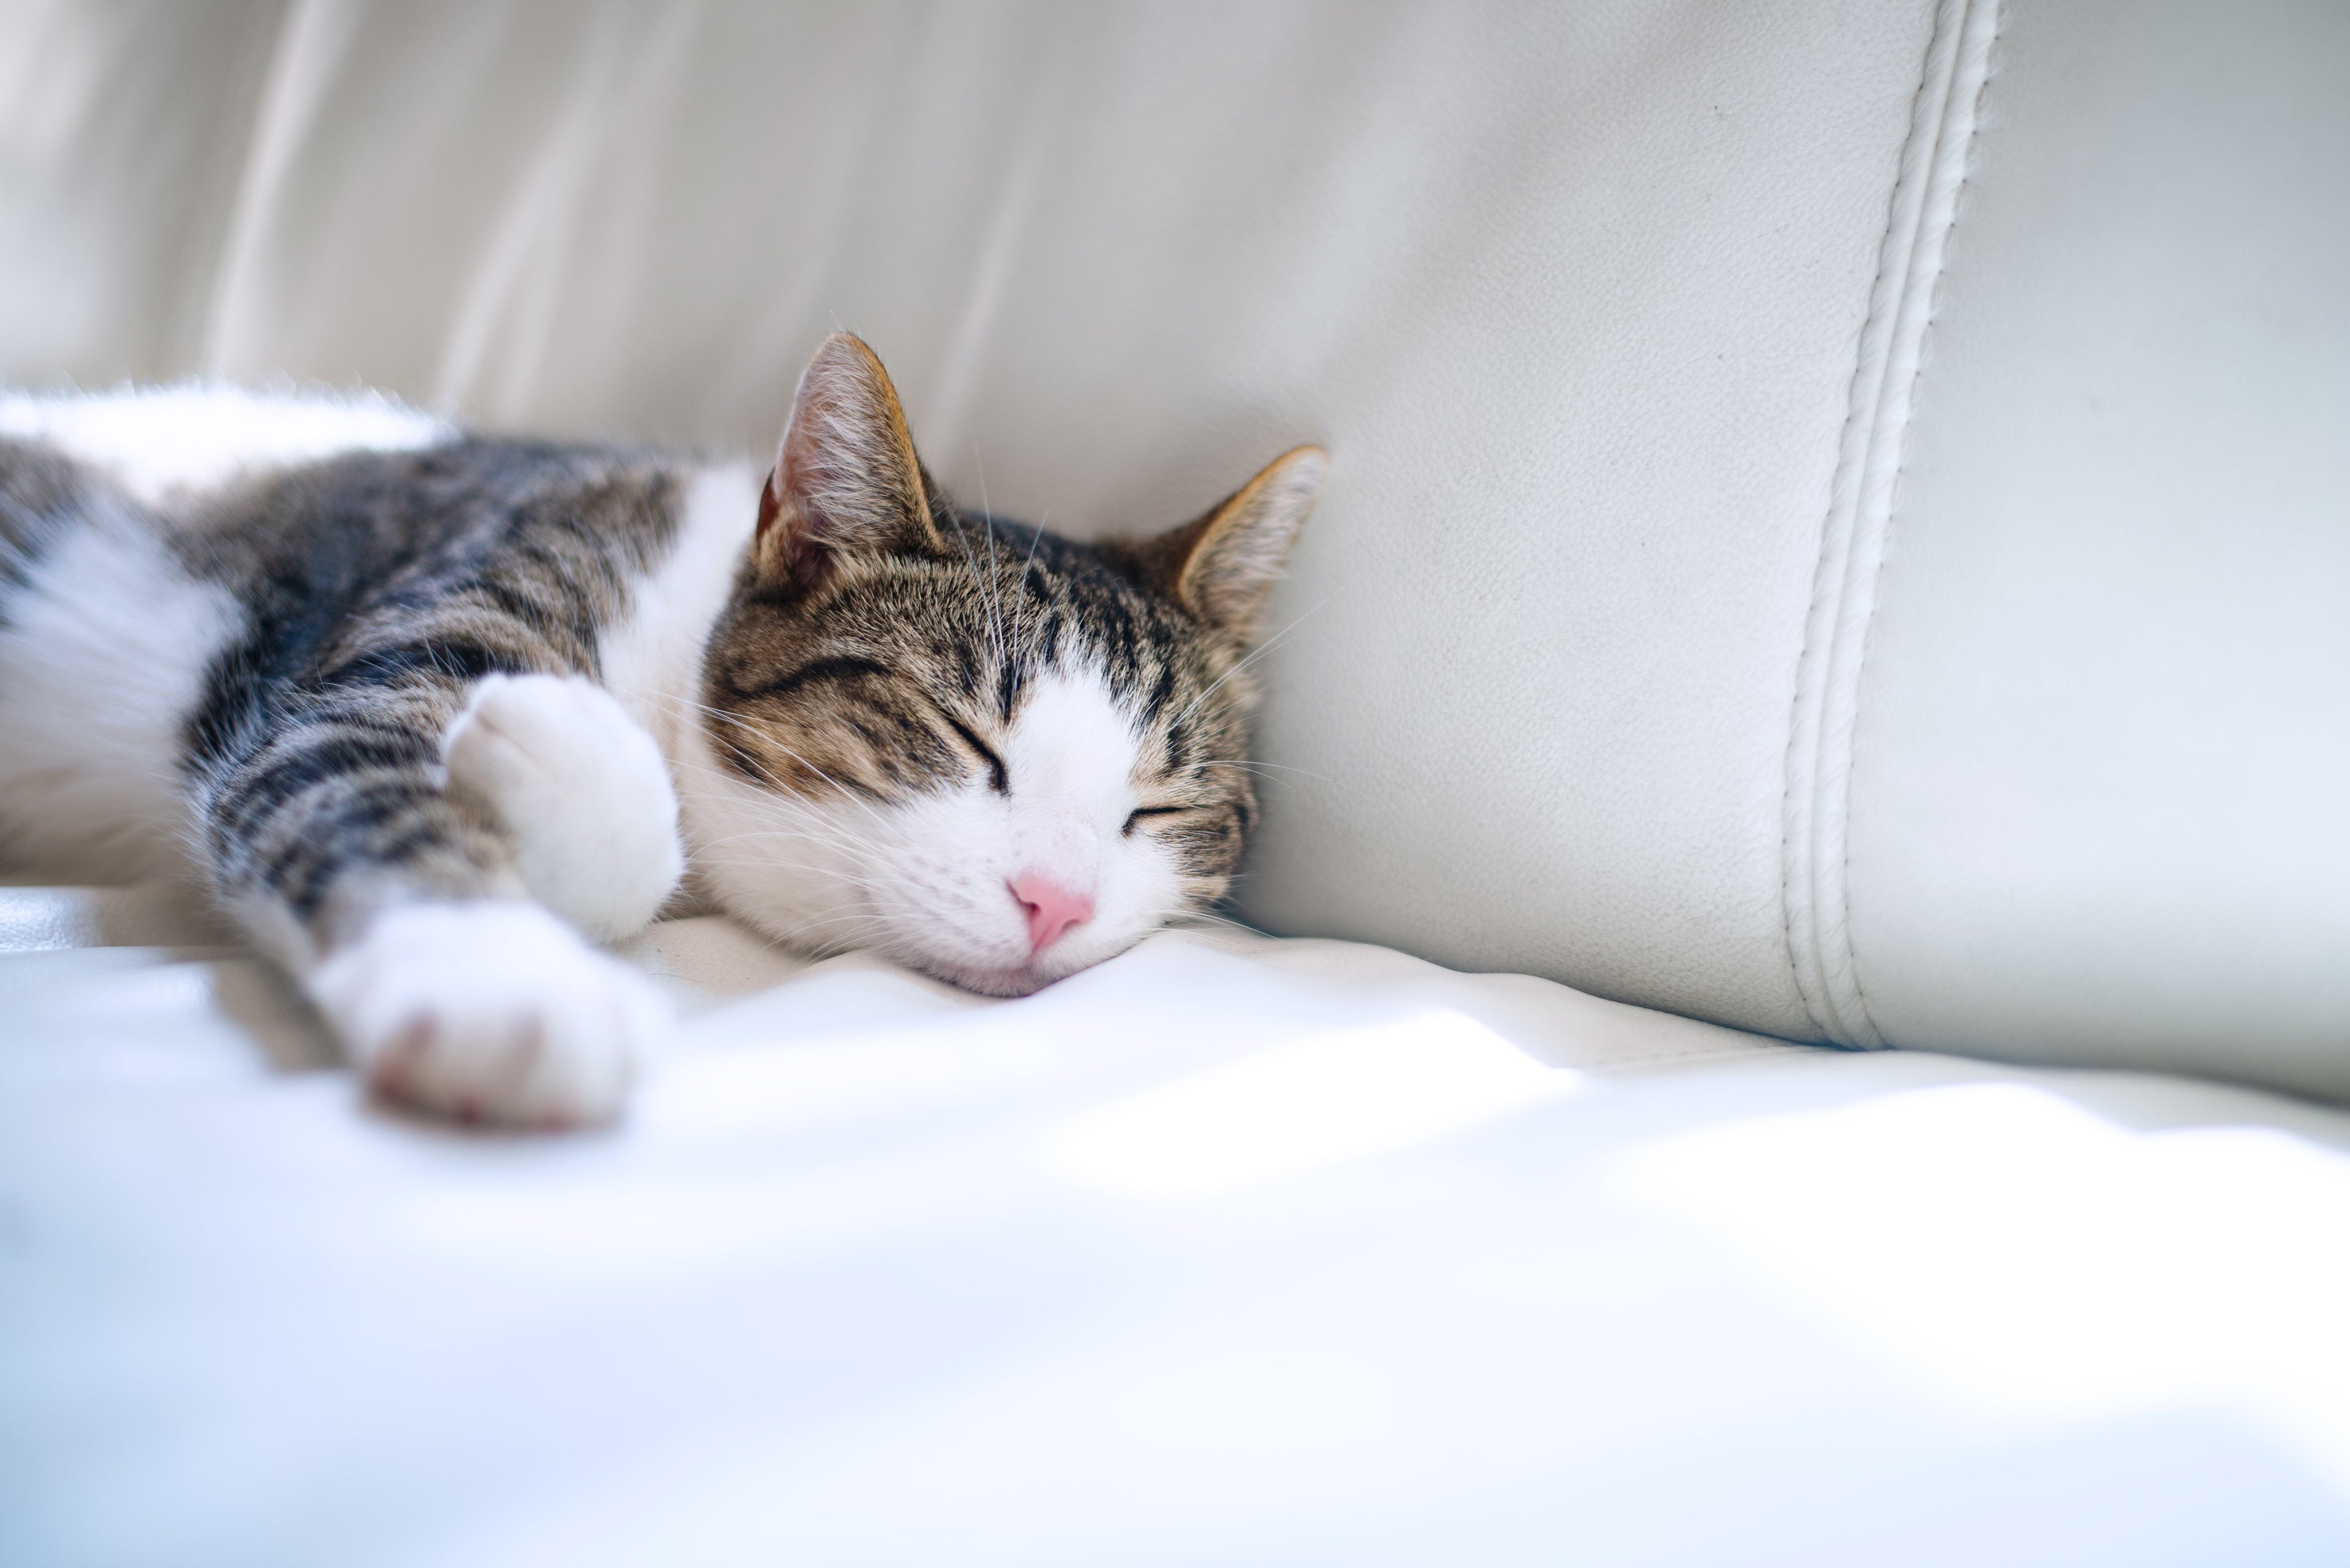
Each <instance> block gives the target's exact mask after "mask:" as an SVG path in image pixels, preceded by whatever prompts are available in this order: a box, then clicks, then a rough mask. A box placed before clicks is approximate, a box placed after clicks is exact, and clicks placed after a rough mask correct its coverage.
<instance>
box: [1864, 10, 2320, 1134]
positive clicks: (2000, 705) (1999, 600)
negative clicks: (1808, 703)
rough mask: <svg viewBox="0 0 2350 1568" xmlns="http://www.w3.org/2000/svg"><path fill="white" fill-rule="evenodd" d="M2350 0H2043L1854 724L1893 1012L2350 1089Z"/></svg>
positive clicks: (1986, 178) (2141, 1057)
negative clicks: (2230, 2) (2103, 0)
mask: <svg viewBox="0 0 2350 1568" xmlns="http://www.w3.org/2000/svg"><path fill="white" fill-rule="evenodd" d="M2345 83H2350V13H2345V11H2344V10H2343V9H2342V8H2341V7H2339V6H2322V5H2321V6H2308V5H2234V6H2229V7H2226V8H2224V9H2214V8H2212V7H2209V6H2204V5H2193V4H2188V3H2180V4H2166V5H2137V4H2130V5H2033V4H2024V5H2015V6H2012V7H2011V15H2010V16H2009V18H2008V21H2007V23H2006V26H2005V29H2004V32H2003V36H2002V40H2001V44H2000V51H1999V57H1998V60H1997V64H1996V67H1995V71H1994V75H1993V78H1992V80H1991V91H1990V94H1989V96H1988V99H1987V105H1988V108H1987V110H1986V119H1985V120H1984V123H1983V126H1982V129H1981V133H1980V136H1979V139H1978V143H1977V147H1976V150H1975V159H1974V163H1973V169H1972V172H1971V174H1970V178H1969V182H1968V189H1967V191H1966V193H1965V196H1964V199H1963V202H1962V204H1961V206H1960V212H1959V214H1958V218H1957V222H1956V225H1955V228H1954V230H1953V232H1952V234H1951V239H1950V250H1949V255H1950V264H1949V267H1948V270H1947V272H1946V274H1945V275H1944V276H1943V278H1942V280H1941V294H1940V306H1939V311H1938V313H1937V315H1936V317H1935V320H1934V324H1933V327H1932V331H1931V337H1930V342H1929V364H1928V367H1927V369H1926V372H1925V374H1924V376H1923V378H1922V380H1921V382H1920V386H1919V390H1918V406H1917V413H1916V418H1915V421H1914V422H1913V424H1912V427H1911V429H1910V431H1909V445H1908V462H1907V466H1906V469H1905V471H1904V472H1903V474H1902V477H1901V482H1900V494H1899V501H1898V508H1897V510H1896V511H1895V513H1894V514H1893V517H1892V521H1891V527H1890V531H1889V536H1888V542H1887V548H1886V555H1885V567H1884V575H1883V581H1882V585H1881V591H1880V597H1879V601H1878V604H1877V615H1876V619H1875V622H1874V625H1873V626H1872V628H1870V633H1869V636H1870V643H1869V648H1868V653H1867V660H1866V670H1865V672H1864V674H1863V677H1862V685H1861V694H1860V702H1859V709H1858V712H1859V717H1858V723H1857V726H1856V732H1855V734H1854V736H1853V740H1852V747H1853V755H1854V773H1853V780H1852V785H1851V794H1852V807H1851V809H1852V818H1851V837H1850V849H1849V874H1850V879H1851V886H1850V899H1851V919H1852V929H1853V946H1854V953H1855V957H1856V964H1857V970H1858V974H1859V979H1860V983H1861V986H1862V988H1863V990H1864V991H1865V993H1866V1008H1867V1011H1868V1012H1869V1014H1870V1015H1871V1016H1872V1017H1873V1018H1874V1021H1875V1023H1876V1026H1877V1028H1878V1029H1879V1030H1881V1031H1882V1033H1883V1034H1884V1036H1885V1037H1886V1038H1887V1039H1889V1040H1892V1041H1895V1042H1898V1043H1900V1044H1918V1045H1929V1046H1932V1045H1944V1046H1950V1045H1960V1046H1964V1047H1966V1048H1969V1049H1974V1050H1987V1051H1992V1052H1997V1053H2001V1054H2012V1055H2015V1056H2020V1057H2025V1058H2031V1059H2037V1060H2053V1061H2071V1062H2084V1063H2128V1064H2138V1065H2168V1066H2187V1067H2191V1068H2196V1069H2200V1070H2205V1071H2218V1072H2226V1073H2230V1074H2236V1075H2244V1076H2249V1077H2254V1078H2259V1079H2262V1080H2265V1081H2267V1082H2271V1083H2276V1084H2282V1085H2287V1086H2290V1087H2293V1088H2297V1089H2301V1090H2303V1091H2307V1092H2315V1093H2321V1094H2326V1095H2331V1096H2342V1095H2345V1094H2350V810H2345V805H2346V804H2350V439H2345V433H2350V259H2345V258H2350V91H2345Z"/></svg>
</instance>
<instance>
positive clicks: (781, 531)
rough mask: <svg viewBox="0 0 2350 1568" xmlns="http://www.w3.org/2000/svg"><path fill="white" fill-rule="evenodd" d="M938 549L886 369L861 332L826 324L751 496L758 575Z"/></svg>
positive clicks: (811, 574)
mask: <svg viewBox="0 0 2350 1568" xmlns="http://www.w3.org/2000/svg"><path fill="white" fill-rule="evenodd" d="M945 549H946V542H945V541H944V540H943V539H941V537H940V536H939V531H938V525H937V524H936V523H934V522H933V521H932V520H931V497H930V486H929V484H928V483H926V481H925V479H924V476H923V473H922V464H921V460H920V458H918V457H916V456H915V455H914V441H913V438H912V437H911V436H910V435H909V434H908V433H907V431H906V413H905V410H903V409H902V408H900V407H899V403H898V389H896V388H895V387H892V386H891V385H890V384H889V372H888V371H887V370H884V369H882V368H881V361H880V360H879V358H876V357H875V355H874V352H873V350H872V349H870V348H867V347H866V346H865V344H864V342H863V341H862V340H861V339H859V338H858V337H853V336H851V335H850V334H848V333H846V332H836V333H834V334H833V335H832V336H831V337H827V338H826V339H825V340H824V342H823V343H822V344H821V345H819V346H818V347H817V348H816V355H815V357H814V358H811V359H809V360H808V364H807V369H806V370H803V371H802V372H800V386H799V392H798V394H797V395H796V396H795V397H794V398H793V400H792V421H791V423H790V425H789V426H788V427H786V428H785V431H784V439H783V442H782V444H781V445H780V446H779V447H778V448H777V449H776V452H775V472H772V473H770V474H769V475H768V476H767V484H766V488H765V489H764V491H763V492H761V493H760V496H759V532H758V536H757V538H756V540H755V541H754V543H753V545H752V546H751V555H752V560H753V562H754V565H755V566H756V567H757V570H758V574H759V576H761V577H762V578H763V579H765V580H767V581H771V582H777V583H782V582H789V583H792V584H795V585H796V586H797V587H800V588H802V589H806V588H812V587H816V586H817V585H819V584H821V583H822V582H823V581H824V580H825V579H826V578H827V576H830V575H831V573H832V572H833V571H835V570H836V569H837V568H838V567H839V566H841V565H842V564H843V563H844V562H846V561H847V560H850V559H853V558H855V557H858V556H882V555H891V554H897V553H900V552H916V553H922V554H940V553H943V552H944V550H945Z"/></svg>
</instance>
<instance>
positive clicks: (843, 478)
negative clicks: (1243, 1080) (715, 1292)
mask: <svg viewBox="0 0 2350 1568" xmlns="http://www.w3.org/2000/svg"><path fill="white" fill-rule="evenodd" d="M1326 466H1327V462H1326V456H1325V454H1324V453H1323V452H1322V451H1321V450H1320V449H1318V448H1315V447H1301V448H1299V449H1297V450H1295V451H1294V452H1289V453H1287V454H1286V455H1285V456H1283V457H1281V458H1279V459H1278V460H1276V461H1275V462H1273V463H1272V464H1271V465H1270V466H1268V467H1267V468H1265V469H1264V471H1263V472H1261V473H1259V474H1257V475H1256V477H1255V478H1253V479H1252V480H1251V481H1250V482H1249V483H1247V484H1246V485H1245V486H1243V488H1242V489H1241V490H1239V491H1238V492H1237V493H1234V494H1233V495H1232V496H1231V497H1230V498H1229V499H1227V500H1225V501H1224V502H1222V504H1219V505H1217V506H1215V507H1213V508H1211V510H1210V511H1208V512H1207V513H1206V514H1204V515H1202V516H1201V517H1200V518H1198V519H1197V520H1195V521H1193V522H1191V523H1189V524H1184V525H1182V526H1180V527H1177V528H1174V529H1172V530H1171V531H1169V532H1166V533H1161V534H1159V535H1154V536H1150V537H1148V538H1143V539H1140V540H1137V541H1128V542H1111V543H1102V544H1097V545H1085V544H1079V543H1076V542H1073V541H1071V540H1069V539H1066V538H1063V537H1061V536H1059V535H1055V534H1052V533H1048V532H1046V531H1045V530H1044V529H1042V528H1038V527H1030V526H1026V525H1024V524H1014V523H1010V522H1007V521H1004V520H1003V519H1000V518H996V517H993V516H988V515H983V514H975V513H972V512H969V511H965V510H962V509H961V508H959V507H957V506H956V505H955V504H953V503H952V502H951V500H950V499H949V498H948V496H947V494H946V493H945V492H944V491H942V490H941V488H940V487H939V485H938V484H937V483H936V482H935V481H934V480H933V479H932V478H931V475H930V473H929V472H927V470H926V469H925V468H924V466H923V464H922V462H921V461H920V458H919V457H918V456H917V455H916V453H915V450H914V445H913V442H912V440H911V438H910V435H909V433H908V431H907V424H906V419H905V415H904V412H903V410H902V409H901V407H900V405H899V400H898V396H897V393H896V390H895V389H894V388H893V387H892V386H891V384H890V381H889V376H888V374H887V372H886V371H885V370H884V369H882V367H881V363H880V361H879V359H878V358H876V357H875V356H874V354H873V352H872V350H871V349H869V348H868V347H867V346H866V345H865V344H864V343H863V342H861V341H860V340H858V338H856V337H851V336H848V335H847V334H836V335H835V336H833V337H829V338H827V339H826V341H825V342H824V344H823V345H822V346H821V347H820V348H818V349H817V350H816V355H815V357H814V358H812V359H811V360H810V361H809V364H808V366H807V369H806V371H805V372H804V374H803V375H802V377H801V379H800V382H799V386H798V390H797V392H796V395H795V399H794V400H793V406H792V410H791V413H790V417H789V420H788V422H787V424H786V427H785V432H784V435H783V439H782V441H781V443H780V445H779V447H778V449H777V452H776V457H775V463H774V466H773V468H772V469H771V470H770V471H769V472H767V474H766V476H765V478H764V481H763V480H762V479H761V478H760V477H758V471H757V469H756V468H754V466H753V465H751V464H749V463H747V462H735V463H725V462H702V461H697V460H694V459H691V458H688V457H685V456H681V455H679V454H677V453H674V452H666V451H661V450H658V449H653V448H639V447H632V446H619V445H587V444H561V443H556V442H549V441H525V440H515V439H502V438H492V437H486V436H480V435H473V434H468V433H466V432H464V431H460V430H458V429H455V428H453V427H452V426H449V425H447V424H445V423H443V422H442V421H438V420H435V419H432V418H429V417H427V416H425V415H422V414H420V413H417V412H414V411H412V410H407V409H405V408H402V407H400V406H399V405H397V404H394V403H391V402H390V401H388V400H380V399H375V398H371V397H370V398H358V399H346V400H339V401H336V400H296V399H290V398H269V397H261V396H257V395H254V394H244V393H235V392H230V391H224V390H213V391H205V390H203V389H180V390H166V391H161V392H147V393H123V394H117V395H113V396H104V397H95V398H75V399H61V400H36V399H30V398H22V397H19V398H15V399H11V400H0V862H5V863H8V864H11V865H13V866H15V867H16V868H18V869H19V870H30V871H35V872H48V873H62V874H64V875H68V876H72V877H81V878H99V877H104V878H124V877H139V876H154V875H161V874H172V873H174V872H175V870H183V871H186V872H192V874H193V875H194V876H195V877H196V878H197V879H198V880H199V881H200V883H201V885H203V887H204V888H206V889H207V890H208V892H209V894H210V896H211V897H212V898H213V899H214V900H215V901H216V903H217V905H218V907H219V908H220V909H222V910H223V911H224V912H225V913H226V915H227V916H228V917H229V918H230V919H232V920H233V921H234V923H235V924H236V925H237V926H238V927H239V928H240V929H242V930H243V931H244V933H245V934H246V935H247V937H248V938H249V939H250V940H251V941H252V942H253V943H254V945H255V947H256V948H257V949H258V950H261V951H262V952H264V953H265V954H266V955H268V956H269V957H270V958H271V959H273V960H275V961H276V962H277V963H279V964H280V965H282V966H283V967H284V968H285V970H286V971H287V972H288V973H289V974H291V975H292V976H293V977H294V978H295V980H296V982H297V983H298V984H299V985H300V986H301V987H302V989H303V990H304V991H305V992H307V995H308V996H309V997H310V999H311V1001H312V1002H314V1003H315V1004H316V1006H317V1010H318V1012H320V1013H321V1014H322V1015H323V1017H324V1018H325V1020H326V1021H327V1023H328V1025H329V1026H330V1027H331V1029H332V1030H333V1032H334V1033H336V1034H337V1035H338V1037H339V1039H340V1041H341V1044H342V1045H343V1047H344V1049H345V1051H346V1053H347V1054H348V1059H349V1060H350V1062H351V1063H352V1064H353V1066H354V1067H355V1068H356V1070H357V1071H358V1073H359V1075H360V1076H361V1078H362V1080H363V1082H364V1083H365V1084H366V1085H368V1086H369V1088H370V1089H371V1090H372V1091H373V1092H375V1093H377V1094H378V1095H380V1096H384V1097H386V1098H388V1099H390V1100H392V1101H396V1102H400V1103H402V1104H404V1105H406V1106H410V1107H412V1108H415V1109H419V1110H421V1111H423V1112H426V1113H429V1114H437V1115H441V1116H452V1117H457V1118H462V1119H468V1120H481V1121H485V1122H491V1123H496V1124H502V1125H506V1126H514V1127H565V1126H577V1125H585V1124H592V1123H598V1122H603V1121H607V1120H609V1119H610V1118H612V1117H613V1116H617V1115H618V1114H619V1112H620V1111H621V1109H622V1108H623V1106H624V1105H625V1103H626V1099H627V1096H628V1093H629V1085H630V1080H631V1078H632V1076H633V1075H634V1073H635V1071H636V1064H637V1063H638V1061H639V1058H640V1057H641V1056H642V1054H644V1052H645V1051H646V1049H647V1048H648V1047H649V1046H650V1044H652V1043H653V1042H654V1041H655V1040H656V1039H657V1038H658V1037H659V1036H660V1033H662V1031H663V1030H664V1029H665V1027H666V1023H665V1012H664V1009H663V1006H662V1003H661V1002H660V998H659V995H658V993H657V992H654V991H653V990H652V989H651V987H650V985H649V984H648V983H647V982H646V981H644V980H643V979H642V978H641V977H640V976H639V974H638V973H637V972H636V971H633V970H631V969H629V967H628V966H627V965H625V964H623V963H621V962H620V961H618V960H616V959H614V958H612V957H610V956H608V954H607V953H605V952H603V951H601V950H599V949H598V945H597V944H598V943H607V944H608V943H610V942H613V941H615V940H620V939H623V938H626V937H627V936H629V934H631V933H633V932H635V931H637V930H639V929H642V928H643V927H644V926H645V925H646V924H647V923H648V922H650V920H651V919H653V918H654V917H655V916H656V914H657V913H658V912H659V911H660V910H661V909H663V907H664V906H672V907H674V906H673V900H676V899H679V898H681V897H697V898H700V899H702V900H703V901H704V902H707V903H714V904H715V905H716V906H717V907H718V908H720V909H723V910H725V911H727V912H729V913H731V914H732V915H733V916H734V917H736V918H737V919H741V920H743V921H745V922H747V923H748V924H750V925H751V926H752V927H754V928H755V929H758V930H759V931H761V932H764V934H765V935H767V936H768V937H770V938H772V939H774V940H777V941H779V942H782V943H785V944H787V945H790V946H793V947H795V948H798V949H802V950H810V951H816V952H824V951H837V950H849V949H858V948H871V949H878V950H880V951H882V952H883V953H885V954H887V955H889V957H891V958H892V959H895V960H897V961H900V962H902V963H905V964H907V965H909V966H910V967H912V968H914V969H917V970H920V971H924V972H927V973H929V974H931V975H933V976H936V977H938V978H941V979H943V980H946V981H951V982H952V983H954V984H956V985H958V986H962V987H964V988H966V989H969V990H972V991H975V992H984V993H987V994H991V995H996V996H1017V995H1021V994H1024V993H1026V992H1032V991H1034V990H1035V989H1037V988H1038V987H1041V986H1043V985H1045V984H1047V983H1049V982H1051V981H1055V980H1057V979H1060V978H1062V977H1064V976H1066V975H1068V974H1070V973H1073V972H1075V971H1078V970H1081V969H1084V968H1086V967H1087V966H1088V965H1091V964H1095V963H1098V962H1100V961H1102V960H1104V959H1107V958H1109V957H1112V956H1114V955H1115V954H1117V953H1119V952H1121V951H1123V950H1126V949H1127V948H1128V947H1130V946H1131V945H1133V943H1135V942H1136V941H1137V940H1140V939H1141V938H1142V937H1143V936H1145V935H1147V934H1148V933H1149V932H1150V931H1151V930H1153V929H1158V928H1159V927H1160V926H1161V925H1163V924H1164V923H1165V922H1166V921H1168V920H1169V919H1171V918H1174V917H1177V916H1180V915H1181V914H1184V913H1186V912H1188V911H1194V910H1199V909H1202V908H1203V907H1204V906H1206V905H1209V904H1211V903H1212V902H1214V901H1215V900H1216V899H1218V898H1220V897H1222V895H1223V894H1224V892H1225V891H1226V890H1227V888H1229V886H1230V883H1231V879H1232V875H1233V871H1234V868H1235V867H1236V866H1237V864H1238V862H1239V860H1240V857H1241V855H1242V851H1243V846H1244V844H1245V842H1246V840H1247V838H1248V836H1249V834H1250V832H1251V830H1252V829H1253V826H1254V825H1255V822H1256V818H1257V806H1256V801H1255V797H1254V794H1253V791H1252V789H1251V787H1250V777H1251V774H1250V769H1249V766H1248V763H1247V756H1248V753H1247V748H1246V741H1247V722H1248V718H1249V714H1250V712H1251V710H1252V707H1253V701H1254V698H1255V692H1254V689H1253V683H1252V680H1251V671H1250V670H1249V669H1248V664H1249V662H1250V659H1251V657H1252V649H1253V646H1254V639H1255V637H1256V630H1257V628H1256V625H1255V622H1256V618H1257V616H1258V612H1259V610H1260V607H1261V605H1262V601H1263V597H1264V596H1265V593H1266V591H1267V589H1268V588H1269V587H1270V586H1271V584H1272V583H1273V581H1274V579H1275V577H1276V576H1278V575H1279V573H1280V572H1281V570H1282V568H1283V566H1284V562H1285V561H1286V558H1287V556H1288V555H1289V552H1290V547H1291V545H1292V543H1293V542H1294V540H1295V536H1296V534H1297V531H1298V528H1299V526H1300V524H1302V523H1303V522H1304V521H1305V516H1306V514H1307V513H1308V511H1310V510H1311V508H1312V506H1313V504H1314V501H1315V495H1316V493H1317V492H1318V490H1319V488H1320V485H1321V483H1322V481H1323V478H1324V475H1325V472H1326ZM681 885H682V886H683V888H685V892H684V893H683V894H681Z"/></svg>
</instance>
